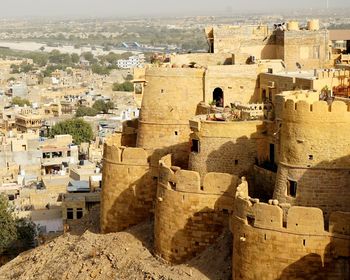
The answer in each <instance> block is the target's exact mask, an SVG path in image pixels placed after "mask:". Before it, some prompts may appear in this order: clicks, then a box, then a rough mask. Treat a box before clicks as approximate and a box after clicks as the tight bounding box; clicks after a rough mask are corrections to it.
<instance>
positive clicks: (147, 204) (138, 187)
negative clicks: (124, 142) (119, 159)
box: [103, 166, 157, 233]
mask: <svg viewBox="0 0 350 280" xmlns="http://www.w3.org/2000/svg"><path fill="white" fill-rule="evenodd" d="M123 168H124V170H123V171H124V175H125V176H126V177H127V176H128V174H127V173H128V172H129V170H127V169H129V167H128V166H125V167H123ZM130 171H131V172H132V170H130ZM156 188H157V181H156V179H154V178H152V176H151V173H150V172H147V173H146V174H144V175H143V176H142V177H140V178H139V179H137V180H135V181H128V183H127V184H125V185H124V186H123V190H121V192H120V193H119V194H118V196H117V197H116V198H115V199H114V203H113V205H112V207H110V209H108V211H107V217H108V220H109V222H108V225H107V226H105V227H104V230H103V232H104V233H109V232H116V231H122V230H125V229H127V228H129V227H131V226H134V225H137V224H139V223H141V222H143V221H146V220H148V219H151V218H152V216H153V211H152V210H153V204H154V199H155V196H156Z"/></svg>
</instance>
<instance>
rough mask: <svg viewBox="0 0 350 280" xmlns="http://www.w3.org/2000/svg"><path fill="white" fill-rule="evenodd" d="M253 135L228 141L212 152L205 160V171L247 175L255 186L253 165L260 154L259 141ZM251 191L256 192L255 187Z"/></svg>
mask: <svg viewBox="0 0 350 280" xmlns="http://www.w3.org/2000/svg"><path fill="white" fill-rule="evenodd" d="M251 137H254V134H253V135H251ZM251 137H250V138H248V137H247V136H243V137H240V138H237V139H236V141H232V140H231V141H228V142H226V143H224V144H223V145H221V146H220V147H219V148H218V149H217V150H214V151H212V152H210V153H209V154H208V155H207V159H206V162H205V172H221V173H229V174H233V175H236V176H237V177H239V178H241V177H242V176H245V177H246V178H247V181H248V183H249V184H250V186H253V166H254V164H255V163H256V162H257V161H258V160H257V157H258V155H257V141H256V140H255V139H252V138H251ZM251 191H253V192H254V188H251ZM252 197H255V196H254V195H253V196H252Z"/></svg>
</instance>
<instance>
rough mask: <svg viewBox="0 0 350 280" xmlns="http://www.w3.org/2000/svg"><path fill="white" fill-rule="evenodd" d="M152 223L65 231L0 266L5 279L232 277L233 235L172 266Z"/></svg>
mask: <svg viewBox="0 0 350 280" xmlns="http://www.w3.org/2000/svg"><path fill="white" fill-rule="evenodd" d="M152 236H153V231H152V224H151V223H144V224H141V225H139V226H136V227H134V228H131V229H130V230H128V231H126V232H119V233H111V234H106V235H101V234H96V233H92V232H90V231H86V232H85V233H83V234H81V235H80V234H76V235H75V234H73V233H67V234H64V235H62V236H60V237H58V238H56V239H54V240H53V241H50V242H49V243H47V244H45V245H42V246H40V247H38V248H35V249H33V250H31V251H27V252H24V253H22V254H21V255H19V256H18V257H17V258H15V259H14V260H12V261H11V262H9V263H7V264H6V265H4V266H3V267H1V268H0V279H1V280H5V279H6V280H10V279H16V280H21V279H23V280H24V279H25V280H32V279H33V280H34V279H35V280H49V279H51V280H54V279H55V280H56V279H69V280H70V279H72V280H88V279H101V280H102V279H103V280H106V279H118V280H121V279H128V280H132V279H135V280H136V279H137V280H140V279H155V280H156V279H157V280H180V279H181V280H187V279H212V280H228V279H230V278H231V245H232V244H231V239H232V238H231V236H230V234H229V233H226V234H225V235H223V236H222V237H221V238H220V239H219V241H218V243H217V244H215V245H213V246H212V247H210V248H208V249H207V250H206V251H205V252H203V253H202V254H201V255H199V256H197V257H196V258H195V259H193V260H192V261H190V262H189V263H188V264H184V265H177V266H171V265H169V264H167V263H165V262H164V261H163V260H161V259H159V258H157V257H155V256H154V255H152V246H153V245H152V243H153V241H152Z"/></svg>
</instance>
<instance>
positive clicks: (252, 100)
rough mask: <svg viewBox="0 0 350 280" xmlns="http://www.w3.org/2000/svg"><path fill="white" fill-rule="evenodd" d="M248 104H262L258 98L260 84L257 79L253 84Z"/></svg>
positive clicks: (259, 97)
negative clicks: (252, 91)
mask: <svg viewBox="0 0 350 280" xmlns="http://www.w3.org/2000/svg"><path fill="white" fill-rule="evenodd" d="M248 103H262V101H261V96H260V83H259V79H257V80H256V82H255V87H254V93H253V94H252V95H251V97H250V99H249V102H248Z"/></svg>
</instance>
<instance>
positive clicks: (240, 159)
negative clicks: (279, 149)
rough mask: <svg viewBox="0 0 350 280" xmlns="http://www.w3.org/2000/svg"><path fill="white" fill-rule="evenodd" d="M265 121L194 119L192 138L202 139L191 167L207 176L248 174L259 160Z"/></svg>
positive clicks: (192, 159) (192, 155) (192, 121)
mask: <svg viewBox="0 0 350 280" xmlns="http://www.w3.org/2000/svg"><path fill="white" fill-rule="evenodd" d="M262 124H263V122H262V121H260V120H256V121H227V122H222V121H221V122H220V121H207V120H201V119H200V118H199V117H195V118H193V119H192V120H191V121H190V126H191V129H192V131H193V133H192V134H191V139H192V141H198V150H197V151H193V149H192V152H191V154H190V159H189V169H190V170H193V171H197V172H199V173H200V174H201V176H202V177H203V178H204V175H205V174H206V173H208V172H224V173H230V174H234V175H236V176H239V177H240V176H245V175H247V173H248V172H249V171H251V169H252V167H253V165H254V164H255V162H256V159H257V149H258V141H259V139H262V138H263V135H262V134H261V132H262Z"/></svg>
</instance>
